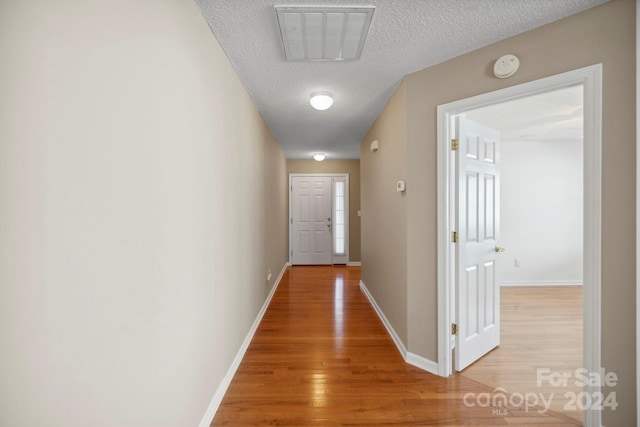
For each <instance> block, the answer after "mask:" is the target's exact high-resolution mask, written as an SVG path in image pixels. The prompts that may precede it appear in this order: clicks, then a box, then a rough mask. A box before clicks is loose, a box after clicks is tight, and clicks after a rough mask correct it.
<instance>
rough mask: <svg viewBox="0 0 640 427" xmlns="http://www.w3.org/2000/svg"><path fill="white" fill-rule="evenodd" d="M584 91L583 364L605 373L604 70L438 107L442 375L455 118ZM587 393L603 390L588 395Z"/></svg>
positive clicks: (593, 420)
mask: <svg viewBox="0 0 640 427" xmlns="http://www.w3.org/2000/svg"><path fill="white" fill-rule="evenodd" d="M577 84H582V85H583V86H584V101H583V102H584V176H583V188H584V189H583V191H584V213H583V214H584V243H583V245H584V246H583V256H584V264H583V316H584V328H583V338H584V347H583V355H584V357H583V363H584V368H586V369H587V370H588V371H589V372H600V371H599V369H600V367H601V357H600V333H601V307H600V302H601V298H600V287H601V182H602V64H596V65H592V66H589V67H585V68H580V69H578V70H574V71H569V72H567V73H562V74H557V75H555V76H551V77H546V78H543V79H539V80H535V81H532V82H528V83H523V84H520V85H517V86H512V87H508V88H505V89H500V90H497V91H494V92H489V93H486V94H482V95H478V96H474V97H471V98H466V99H462V100H459V101H455V102H451V103H448V104H443V105H439V106H438V112H437V120H438V122H437V135H438V136H437V163H438V190H437V191H438V196H437V197H438V374H439V375H440V376H443V377H448V376H449V375H451V374H452V372H451V371H452V364H451V323H452V318H451V313H450V310H451V305H450V295H449V291H450V286H451V284H452V283H453V282H452V281H453V280H455V277H454V275H453V273H452V268H453V267H454V261H455V260H454V257H453V254H452V252H451V246H452V243H451V231H453V223H452V219H451V217H450V215H451V212H452V210H453V205H452V203H453V202H454V200H453V198H452V197H451V191H452V188H453V185H454V181H453V180H452V179H451V169H452V168H451V164H450V157H451V156H450V153H451V146H450V140H451V127H450V123H451V118H452V117H453V116H455V115H457V114H460V113H463V112H465V111H469V110H473V109H476V108H480V107H485V106H488V105H492V104H497V103H500V102H504V101H508V100H512V99H516V98H522V97H526V96H530V95H535V94H537V93H542V92H548V91H551V90H554V89H560V88H563V87H567V86H573V85H577ZM585 391H587V392H588V393H590V394H591V393H594V392H597V391H599V387H595V386H594V387H590V388H588V389H586V390H585ZM601 417H602V414H601V411H595V410H588V411H585V418H584V421H585V426H588V427H595V426H600V424H601Z"/></svg>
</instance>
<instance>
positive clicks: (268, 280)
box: [267, 269, 271, 282]
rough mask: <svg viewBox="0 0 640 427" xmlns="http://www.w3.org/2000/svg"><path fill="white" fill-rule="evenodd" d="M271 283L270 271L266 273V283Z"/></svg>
mask: <svg viewBox="0 0 640 427" xmlns="http://www.w3.org/2000/svg"><path fill="white" fill-rule="evenodd" d="M270 281H271V269H269V271H268V272H267V282H270Z"/></svg>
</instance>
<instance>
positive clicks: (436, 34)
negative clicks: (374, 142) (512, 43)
mask: <svg viewBox="0 0 640 427" xmlns="http://www.w3.org/2000/svg"><path fill="white" fill-rule="evenodd" d="M196 1H197V3H198V4H199V6H200V8H201V10H202V12H203V15H204V16H205V18H206V20H207V21H208V22H209V25H210V27H211V29H212V31H213V33H214V34H215V36H216V38H217V39H218V41H219V43H220V45H221V46H222V48H223V49H224V51H225V52H226V54H227V56H228V57H229V60H230V61H231V63H232V64H233V66H234V68H235V70H236V72H237V73H238V76H239V77H240V79H241V80H242V82H243V84H244V85H245V87H246V88H247V91H248V92H249V94H250V95H251V97H252V98H253V100H254V102H255V104H256V106H257V108H258V110H259V111H260V113H261V114H262V116H263V117H264V119H265V121H266V122H267V125H268V126H269V128H270V129H271V132H272V133H273V135H274V136H275V138H276V141H277V142H278V144H279V145H280V147H281V148H282V150H283V152H284V154H285V156H286V157H287V158H288V159H309V158H311V154H312V153H314V152H318V151H323V152H326V153H327V155H328V158H329V159H338V158H341V159H357V158H359V156H360V153H359V151H360V150H359V146H360V141H361V139H362V138H363V137H364V134H365V133H366V132H367V130H368V129H369V127H370V126H371V124H372V123H373V121H374V120H375V119H376V117H377V116H378V114H379V113H380V111H381V110H382V108H383V107H384V105H385V104H386V103H387V101H388V100H389V98H390V96H391V95H392V94H393V92H394V90H395V89H396V87H397V85H398V84H399V83H400V81H401V80H402V78H403V77H404V76H405V75H406V74H409V73H411V72H414V71H417V70H421V69H423V68H427V67H429V66H432V65H435V64H438V63H440V62H443V61H446V60H448V59H450V58H453V57H456V56H459V55H461V54H464V53H466V52H470V51H472V50H475V49H478V48H480V47H483V46H486V45H489V44H491V43H494V42H497V41H499V40H503V39H505V38H508V37H511V36H513V35H515V34H519V33H522V32H525V31H528V30H531V29H533V28H536V27H539V26H542V25H544V24H547V23H550V22H553V21H555V20H558V19H561V18H564V17H566V16H569V15H572V14H575V13H578V12H581V11H583V10H586V9H588V8H591V7H593V6H596V5H599V4H602V3H605V2H606V1H607V0H562V1H559V0H369V1H363V0H351V1H345V0H324V1H318V0H295V1H293V2H292V3H286V2H284V3H280V2H279V3H274V2H273V1H271V0H196ZM276 5H278V6H305V5H313V6H351V7H353V6H375V8H376V10H375V12H374V14H373V20H372V22H371V27H370V30H369V36H368V38H367V41H366V44H365V46H364V50H363V52H362V57H361V59H359V60H356V61H344V62H287V61H286V60H285V58H284V53H283V49H282V44H281V40H280V34H279V31H278V26H277V20H276V12H275V9H274V6H276ZM506 53H517V52H505V54H506ZM495 59H497V58H495ZM521 66H525V67H526V64H521ZM316 91H329V92H331V93H333V95H334V99H335V102H334V104H333V107H331V108H330V109H329V110H326V111H316V110H314V109H313V108H311V106H310V105H309V95H310V94H311V93H312V92H316Z"/></svg>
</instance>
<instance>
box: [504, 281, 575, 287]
mask: <svg viewBox="0 0 640 427" xmlns="http://www.w3.org/2000/svg"><path fill="white" fill-rule="evenodd" d="M500 286H504V287H516V286H582V281H581V280H538V281H535V280H533V281H531V280H529V281H521V282H520V281H515V282H504V283H501V284H500Z"/></svg>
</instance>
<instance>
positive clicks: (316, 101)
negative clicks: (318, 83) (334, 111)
mask: <svg viewBox="0 0 640 427" xmlns="http://www.w3.org/2000/svg"><path fill="white" fill-rule="evenodd" d="M309 103H310V104H311V106H312V107H313V108H315V109H316V110H320V111H322V110H326V109H328V108H329V107H331V106H332V105H333V98H332V97H331V94H330V93H329V92H314V93H312V94H311V99H309Z"/></svg>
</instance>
